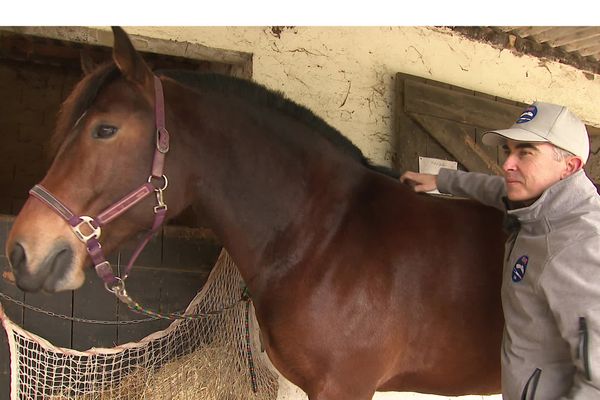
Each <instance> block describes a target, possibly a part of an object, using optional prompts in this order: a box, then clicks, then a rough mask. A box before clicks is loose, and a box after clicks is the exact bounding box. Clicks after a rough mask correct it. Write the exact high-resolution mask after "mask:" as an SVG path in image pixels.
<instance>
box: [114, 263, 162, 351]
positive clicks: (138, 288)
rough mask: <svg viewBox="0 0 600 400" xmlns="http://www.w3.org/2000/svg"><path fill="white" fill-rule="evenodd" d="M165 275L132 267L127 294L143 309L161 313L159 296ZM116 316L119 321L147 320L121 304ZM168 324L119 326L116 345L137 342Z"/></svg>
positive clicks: (153, 270) (145, 316) (151, 323)
mask: <svg viewBox="0 0 600 400" xmlns="http://www.w3.org/2000/svg"><path fill="white" fill-rule="evenodd" d="M165 273H166V272H165V271H161V270H159V269H153V268H143V267H134V271H133V273H132V275H131V276H130V279H128V280H127V293H128V294H129V295H130V296H131V298H133V300H134V301H136V302H138V303H139V304H141V305H142V306H143V307H144V308H146V309H150V310H153V311H159V312H160V311H162V309H161V301H160V296H161V287H162V286H163V277H164V274H165ZM118 314H119V320H121V321H131V320H139V319H145V318H148V316H147V315H143V314H138V313H135V312H133V311H131V310H129V309H128V308H127V306H126V305H124V304H122V303H119V306H118ZM169 323H170V322H169V321H165V320H158V321H152V322H144V323H142V324H135V325H119V327H118V343H119V344H123V343H128V342H134V341H139V340H140V339H142V338H144V337H146V336H148V335H149V334H151V333H153V332H156V331H159V330H161V329H164V328H166V327H167V326H168V325H169Z"/></svg>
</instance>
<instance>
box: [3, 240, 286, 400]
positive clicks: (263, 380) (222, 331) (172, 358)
mask: <svg viewBox="0 0 600 400" xmlns="http://www.w3.org/2000/svg"><path fill="white" fill-rule="evenodd" d="M242 288H243V281H242V279H241V277H240V275H239V273H238V272H237V269H236V267H235V265H234V264H233V262H232V261H231V259H230V258H229V256H228V255H227V253H226V252H225V251H223V252H222V253H221V256H220V257H219V260H218V261H217V263H216V265H215V267H214V268H213V271H212V272H211V274H210V276H209V278H208V280H207V282H206V284H205V285H204V287H203V289H202V291H201V292H200V293H198V295H197V296H196V297H195V298H194V300H192V302H191V304H190V305H189V307H188V309H187V313H189V314H199V313H207V312H212V311H215V310H220V309H223V308H224V307H227V306H230V305H231V304H234V303H236V301H238V300H239V299H240V295H241V292H242ZM248 306H249V304H248V303H247V302H244V301H242V302H238V303H237V304H236V305H235V306H234V307H233V308H230V309H227V310H225V311H224V312H223V313H221V314H218V315H211V316H207V317H204V318H200V319H193V320H188V319H185V320H183V319H180V320H177V321H175V322H173V323H172V324H171V325H170V326H169V327H168V328H167V329H165V330H162V331H159V332H155V333H153V334H152V335H150V336H148V337H146V338H144V339H142V340H141V341H139V342H137V343H127V344H124V345H120V346H118V347H114V348H110V349H100V348H92V349H90V350H87V351H83V352H80V351H75V350H72V349H66V348H59V347H55V346H53V345H52V344H51V343H49V342H48V341H46V340H44V339H43V338H40V337H39V336H36V335H34V334H32V333H30V332H27V331H26V330H24V329H22V328H20V327H19V326H17V325H16V324H14V323H13V322H12V321H11V320H10V319H8V317H7V316H6V315H5V314H4V312H3V311H2V307H1V306H0V316H1V317H2V323H3V325H4V328H5V329H6V332H7V334H8V342H9V347H10V353H11V399H13V400H17V399H19V400H24V399H27V400H29V399H32V400H33V399H35V400H38V399H48V400H59V399H60V400H63V399H64V400H66V399H73V400H75V399H76V400H92V399H94V400H96V399H97V400H109V399H110V400H113V399H114V400H117V399H118V400H122V399H123V400H125V399H126V400H137V399H140V400H141V399H144V400H154V399H176V400H184V399H190V400H192V399H193V400H196V399H207V400H212V399H214V400H234V399H248V400H251V399H256V400H263V399H264V400H267V399H275V398H276V397H277V375H276V374H275V373H274V372H272V370H271V369H270V368H269V367H268V366H267V364H266V363H265V362H264V359H263V357H264V355H261V354H259V353H260V346H259V344H258V339H257V336H258V335H257V334H256V333H257V332H258V328H257V326H256V321H255V319H254V318H253V314H252V313H253V310H252V307H249V309H248V308H247V307H248ZM247 324H249V325H248V326H247ZM248 332H250V333H251V335H250V337H247V334H248ZM249 345H250V348H251V351H250V352H249V349H248V347H249Z"/></svg>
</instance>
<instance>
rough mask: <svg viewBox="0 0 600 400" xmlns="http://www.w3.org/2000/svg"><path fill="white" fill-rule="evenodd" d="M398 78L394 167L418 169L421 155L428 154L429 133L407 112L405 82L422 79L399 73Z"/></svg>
mask: <svg viewBox="0 0 600 400" xmlns="http://www.w3.org/2000/svg"><path fill="white" fill-rule="evenodd" d="M395 79H396V105H395V110H396V112H395V116H394V119H395V122H396V128H395V129H396V134H395V135H394V136H393V142H392V146H393V149H394V152H395V153H396V155H397V156H396V157H395V159H396V162H395V165H394V168H395V169H396V170H397V171H400V172H403V171H407V170H410V171H418V170H419V155H423V154H426V151H427V135H426V134H425V133H424V132H423V130H422V129H421V127H420V126H419V125H418V124H416V123H415V121H413V120H412V119H411V118H410V117H409V116H408V115H406V114H405V108H406V107H405V97H406V96H405V90H404V87H405V83H406V82H408V80H414V79H421V80H422V81H424V79H423V78H415V77H414V76H412V75H407V74H402V73H398V74H396V76H395Z"/></svg>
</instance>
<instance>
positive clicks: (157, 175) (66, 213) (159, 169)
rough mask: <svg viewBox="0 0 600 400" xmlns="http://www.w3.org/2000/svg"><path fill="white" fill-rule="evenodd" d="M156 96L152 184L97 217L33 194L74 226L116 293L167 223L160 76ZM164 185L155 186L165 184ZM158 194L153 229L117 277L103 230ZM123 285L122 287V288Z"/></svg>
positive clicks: (39, 191) (37, 189)
mask: <svg viewBox="0 0 600 400" xmlns="http://www.w3.org/2000/svg"><path fill="white" fill-rule="evenodd" d="M154 94H155V121H156V148H155V151H154V159H153V161H152V174H151V175H150V177H149V178H148V181H147V182H146V183H144V184H143V185H141V186H140V187H138V188H137V189H135V190H133V191H132V192H130V193H129V194H127V195H125V196H124V197H122V198H121V199H120V200H119V201H117V202H116V203H114V204H112V205H111V206H109V207H108V208H106V209H105V210H104V211H102V212H101V213H100V214H98V216H97V217H96V218H92V217H89V216H86V215H81V216H77V215H75V214H74V213H73V212H72V211H71V210H70V209H69V208H68V207H67V206H65V205H64V204H63V203H62V202H61V201H60V200H58V199H57V198H56V197H55V196H54V195H52V193H50V191H48V190H47V189H46V188H45V187H43V186H42V185H39V184H38V185H35V186H34V187H33V188H32V189H31V190H30V191H29V194H30V195H31V196H32V197H35V198H36V199H38V200H40V201H41V202H42V203H44V204H46V205H47V206H48V207H50V208H51V209H52V210H53V211H54V212H56V213H57V214H58V215H59V216H61V217H62V218H63V219H64V220H65V221H67V223H68V224H69V225H70V227H71V229H72V230H73V233H74V234H75V236H76V237H77V238H78V239H79V240H80V241H82V242H83V243H84V244H85V246H86V249H87V252H88V254H89V255H90V258H91V259H92V262H93V264H94V269H95V270H96V273H97V274H98V276H99V277H100V278H102V280H103V281H104V284H105V286H106V288H107V289H108V290H109V291H111V292H114V291H115V289H120V290H124V283H123V281H124V280H125V279H126V278H127V276H128V275H129V272H130V271H131V268H132V266H133V263H134V262H135V260H136V259H137V257H138V256H139V255H140V253H141V252H142V250H143V249H144V247H145V246H146V244H148V242H149V241H150V238H151V237H152V236H153V235H154V234H155V233H156V231H157V230H158V229H159V228H160V226H161V225H162V224H163V222H164V220H165V216H166V213H167V205H166V204H165V202H164V200H163V192H164V191H165V189H166V188H167V186H168V184H169V183H168V180H167V177H166V176H165V175H164V174H163V170H164V165H165V155H166V154H167V152H168V151H169V139H170V138H169V132H168V131H167V129H166V128H165V106H164V95H163V89H162V84H161V82H160V79H159V78H158V77H156V76H155V77H154ZM161 181H162V185H161V186H157V185H156V184H155V183H158V182H161ZM152 193H155V194H156V202H157V204H156V206H155V207H154V222H153V224H152V228H151V229H150V231H149V232H148V233H147V234H146V236H145V237H144V239H143V240H142V241H141V242H140V243H139V245H138V246H137V248H136V250H135V251H134V253H133V255H132V256H131V259H130V260H129V263H128V264H127V267H126V268H125V271H124V273H123V274H122V278H119V277H117V276H115V275H114V273H113V271H112V267H111V265H110V263H109V262H108V261H106V257H105V256H104V252H103V251H102V246H101V245H100V241H99V239H100V235H101V234H102V227H103V226H105V225H106V224H108V223H109V222H111V221H112V220H114V219H115V218H117V217H119V216H121V215H122V214H123V213H124V212H125V211H127V210H129V209H130V208H132V207H133V206H135V205H136V204H138V203H139V202H141V201H142V200H144V199H145V198H146V197H148V196H149V195H150V194H152ZM118 286H120V287H118Z"/></svg>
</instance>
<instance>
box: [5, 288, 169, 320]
mask: <svg viewBox="0 0 600 400" xmlns="http://www.w3.org/2000/svg"><path fill="white" fill-rule="evenodd" d="M0 297H2V298H3V299H4V300H7V301H10V302H11V303H14V304H17V305H19V306H21V307H23V308H27V309H29V310H31V311H35V312H38V313H41V314H46V315H49V316H51V317H56V318H60V319H66V320H69V321H73V322H81V323H84V324H97V325H134V324H141V323H144V322H151V321H156V320H157V319H159V317H151V318H145V319H134V320H132V321H102V320H97V319H86V318H77V317H70V316H68V315H64V314H58V313H55V312H53V311H48V310H43V309H41V308H38V307H35V306H32V305H29V304H26V303H23V302H22V301H19V300H17V299H13V298H12V297H10V296H8V295H6V294H4V293H2V292H0Z"/></svg>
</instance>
